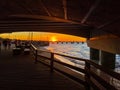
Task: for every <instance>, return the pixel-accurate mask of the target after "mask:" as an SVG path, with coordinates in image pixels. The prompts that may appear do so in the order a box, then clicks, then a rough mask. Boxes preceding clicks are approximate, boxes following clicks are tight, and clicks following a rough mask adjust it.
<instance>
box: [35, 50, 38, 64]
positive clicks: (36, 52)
mask: <svg viewBox="0 0 120 90" xmlns="http://www.w3.org/2000/svg"><path fill="white" fill-rule="evenodd" d="M37 54H38V51H37V49H36V50H35V63H37Z"/></svg>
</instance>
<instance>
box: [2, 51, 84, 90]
mask: <svg viewBox="0 0 120 90" xmlns="http://www.w3.org/2000/svg"><path fill="white" fill-rule="evenodd" d="M0 72H1V73H0V90H84V88H83V87H81V86H80V85H78V84H76V83H74V82H73V81H72V80H70V79H68V78H66V77H64V76H63V75H61V74H59V73H57V72H54V73H50V69H49V68H48V67H46V66H44V65H42V64H40V63H38V64H35V63H34V59H33V57H32V55H24V54H20V55H13V54H12V52H11V50H3V49H2V50H1V53H0Z"/></svg>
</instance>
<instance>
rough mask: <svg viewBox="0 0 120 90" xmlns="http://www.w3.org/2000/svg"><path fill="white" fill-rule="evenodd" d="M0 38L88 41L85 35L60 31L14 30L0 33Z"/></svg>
mask: <svg viewBox="0 0 120 90" xmlns="http://www.w3.org/2000/svg"><path fill="white" fill-rule="evenodd" d="M0 38H9V39H17V40H36V41H52V42H55V41H58V42H59V41H63V42H64V41H65V42H69V41H72V42H75V41H78V42H84V41H86V39H85V38H83V37H78V36H72V35H67V34H60V33H50V32H48V33H47V32H13V33H4V34H0Z"/></svg>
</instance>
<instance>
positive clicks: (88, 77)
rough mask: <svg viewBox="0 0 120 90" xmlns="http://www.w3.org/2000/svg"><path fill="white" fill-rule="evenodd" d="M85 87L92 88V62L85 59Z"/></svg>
mask: <svg viewBox="0 0 120 90" xmlns="http://www.w3.org/2000/svg"><path fill="white" fill-rule="evenodd" d="M85 71H86V73H85V82H86V85H85V89H86V90H90V72H89V71H90V63H89V62H88V61H85Z"/></svg>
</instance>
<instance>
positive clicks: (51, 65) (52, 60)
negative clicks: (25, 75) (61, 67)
mask: <svg viewBox="0 0 120 90" xmlns="http://www.w3.org/2000/svg"><path fill="white" fill-rule="evenodd" d="M53 62H54V53H51V61H50V69H51V70H50V71H51V72H53V69H54V66H53Z"/></svg>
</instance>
